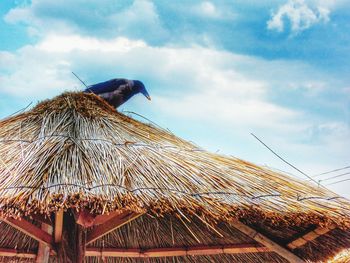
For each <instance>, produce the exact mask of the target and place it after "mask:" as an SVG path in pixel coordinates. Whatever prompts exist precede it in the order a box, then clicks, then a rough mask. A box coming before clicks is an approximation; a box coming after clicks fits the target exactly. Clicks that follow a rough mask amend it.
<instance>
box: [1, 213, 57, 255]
mask: <svg viewBox="0 0 350 263" xmlns="http://www.w3.org/2000/svg"><path fill="white" fill-rule="evenodd" d="M2 220H3V221H4V222H6V223H7V224H9V225H10V226H12V227H14V228H16V229H17V230H19V231H21V232H23V233H24V234H26V235H28V236H30V237H31V238H33V239H35V240H36V241H39V242H40V243H43V244H45V245H47V246H48V247H50V248H51V249H52V248H53V239H52V236H51V235H50V234H48V233H47V232H45V231H44V230H41V229H40V228H39V227H37V226H35V225H33V224H31V223H29V222H28V221H26V220H25V219H23V218H19V219H14V218H10V217H8V218H6V219H2Z"/></svg>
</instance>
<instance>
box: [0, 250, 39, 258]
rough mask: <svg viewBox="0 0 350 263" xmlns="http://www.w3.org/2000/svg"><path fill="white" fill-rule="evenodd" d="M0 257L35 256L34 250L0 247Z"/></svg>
mask: <svg viewBox="0 0 350 263" xmlns="http://www.w3.org/2000/svg"><path fill="white" fill-rule="evenodd" d="M0 257H17V258H32V259H35V258H36V253H34V252H28V251H26V252H24V251H19V250H17V249H10V248H0Z"/></svg>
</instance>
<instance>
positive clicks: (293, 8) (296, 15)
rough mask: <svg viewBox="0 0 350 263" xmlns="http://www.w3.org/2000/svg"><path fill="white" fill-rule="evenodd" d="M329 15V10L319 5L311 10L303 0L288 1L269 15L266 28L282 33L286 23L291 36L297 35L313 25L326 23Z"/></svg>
mask: <svg viewBox="0 0 350 263" xmlns="http://www.w3.org/2000/svg"><path fill="white" fill-rule="evenodd" d="M329 13H330V10H329V9H327V8H326V7H323V6H321V5H318V6H316V7H314V8H312V7H309V6H308V5H307V4H306V2H305V1H304V0H289V1H288V2H287V3H286V4H284V5H282V6H281V7H280V8H279V9H278V11H277V12H275V13H273V14H272V15H271V18H270V20H269V21H268V22H267V28H268V29H270V30H275V31H277V32H283V31H284V30H285V24H286V21H288V22H289V23H290V31H291V32H292V34H298V33H300V32H302V31H304V30H306V29H308V28H310V27H311V26H313V25H315V24H318V23H322V22H323V23H327V22H328V21H329Z"/></svg>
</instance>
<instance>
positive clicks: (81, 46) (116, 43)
mask: <svg viewBox="0 0 350 263" xmlns="http://www.w3.org/2000/svg"><path fill="white" fill-rule="evenodd" d="M145 46H146V44H145V43H144V42H143V41H139V40H137V41H131V40H129V39H127V38H124V37H120V38H115V39H112V40H108V41H107V40H98V39H96V38H92V37H81V36H79V35H63V36H58V35H49V36H47V37H46V38H45V39H44V40H43V41H41V42H40V43H39V44H38V45H37V48H38V49H41V50H43V51H48V52H71V51H73V50H80V51H89V50H95V51H100V52H110V51H114V52H126V51H129V50H131V49H134V48H138V47H145Z"/></svg>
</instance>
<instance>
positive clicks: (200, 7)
mask: <svg viewBox="0 0 350 263" xmlns="http://www.w3.org/2000/svg"><path fill="white" fill-rule="evenodd" d="M188 10H189V11H190V12H191V13H192V14H194V15H196V16H199V17H204V18H210V19H217V20H227V19H233V18H234V17H235V15H234V13H233V12H232V10H230V9H228V8H226V6H225V5H222V4H221V5H220V4H214V3H213V2H211V1H203V2H201V3H199V4H196V5H194V6H193V7H192V8H188ZM184 11H186V10H184Z"/></svg>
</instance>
